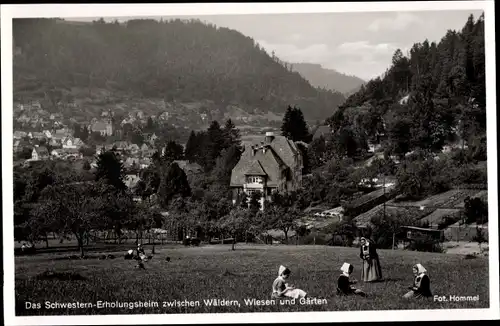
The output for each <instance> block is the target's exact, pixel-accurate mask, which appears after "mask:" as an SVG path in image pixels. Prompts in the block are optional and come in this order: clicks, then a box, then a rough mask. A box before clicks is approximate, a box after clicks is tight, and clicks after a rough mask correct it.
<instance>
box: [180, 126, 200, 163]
mask: <svg viewBox="0 0 500 326" xmlns="http://www.w3.org/2000/svg"><path fill="white" fill-rule="evenodd" d="M198 139H199V138H198V137H197V134H196V132H195V131H194V130H191V134H189V138H188V141H187V143H186V148H185V150H184V157H185V158H186V160H188V161H189V162H195V156H196V152H197V151H198V144H197V141H198Z"/></svg>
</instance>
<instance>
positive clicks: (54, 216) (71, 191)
mask: <svg viewBox="0 0 500 326" xmlns="http://www.w3.org/2000/svg"><path fill="white" fill-rule="evenodd" d="M100 194H101V191H100V189H98V188H97V187H96V186H95V185H93V184H67V185H59V186H49V187H48V188H47V189H45V190H44V194H43V196H42V198H43V201H41V202H40V205H39V206H38V207H37V211H36V213H35V214H34V218H33V219H32V220H31V221H30V225H38V226H39V227H37V228H34V229H35V230H41V229H51V230H52V231H56V230H57V232H58V233H60V234H68V233H71V234H73V235H74V236H75V237H76V239H77V241H78V248H79V250H80V254H81V256H82V257H83V256H84V255H85V252H84V244H85V242H84V240H85V239H86V238H87V236H88V235H89V233H90V231H91V230H94V229H102V228H103V227H104V226H105V225H106V221H105V215H104V214H103V211H104V208H105V206H106V204H107V203H106V202H105V201H104V200H102V198H101V196H100Z"/></svg>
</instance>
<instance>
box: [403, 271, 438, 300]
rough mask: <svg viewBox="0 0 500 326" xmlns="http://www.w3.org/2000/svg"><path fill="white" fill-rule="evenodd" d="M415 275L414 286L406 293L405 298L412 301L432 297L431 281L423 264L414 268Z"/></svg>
mask: <svg viewBox="0 0 500 326" xmlns="http://www.w3.org/2000/svg"><path fill="white" fill-rule="evenodd" d="M413 275H415V279H414V280H413V285H412V286H410V287H409V289H410V291H409V292H408V293H406V294H405V295H404V296H403V298H405V299H412V298H422V297H425V298H428V297H432V292H431V280H430V278H429V276H428V275H427V270H426V269H425V267H424V266H422V265H421V264H416V265H415V266H413Z"/></svg>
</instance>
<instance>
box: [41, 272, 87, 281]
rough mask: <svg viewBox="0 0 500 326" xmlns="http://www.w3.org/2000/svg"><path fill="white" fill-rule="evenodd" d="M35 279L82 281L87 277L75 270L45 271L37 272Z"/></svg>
mask: <svg viewBox="0 0 500 326" xmlns="http://www.w3.org/2000/svg"><path fill="white" fill-rule="evenodd" d="M35 279H37V280H40V281H42V280H57V281H84V280H86V279H87V278H86V277H84V276H82V275H80V274H79V273H75V272H53V271H45V272H43V273H41V274H38V275H37V276H36V277H35Z"/></svg>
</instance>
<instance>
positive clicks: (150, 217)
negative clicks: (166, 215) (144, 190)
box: [126, 204, 162, 244]
mask: <svg viewBox="0 0 500 326" xmlns="http://www.w3.org/2000/svg"><path fill="white" fill-rule="evenodd" d="M130 217H131V218H130V219H129V220H128V221H127V224H126V225H127V228H128V229H130V230H134V231H135V233H136V239H135V240H136V244H138V243H139V239H142V235H143V232H145V231H146V232H147V231H149V230H150V229H151V228H154V227H160V226H161V222H162V219H161V214H159V213H158V212H157V211H156V210H154V209H151V207H150V206H149V205H146V204H138V205H136V207H135V209H134V212H133V213H132V214H131V216H130Z"/></svg>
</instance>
